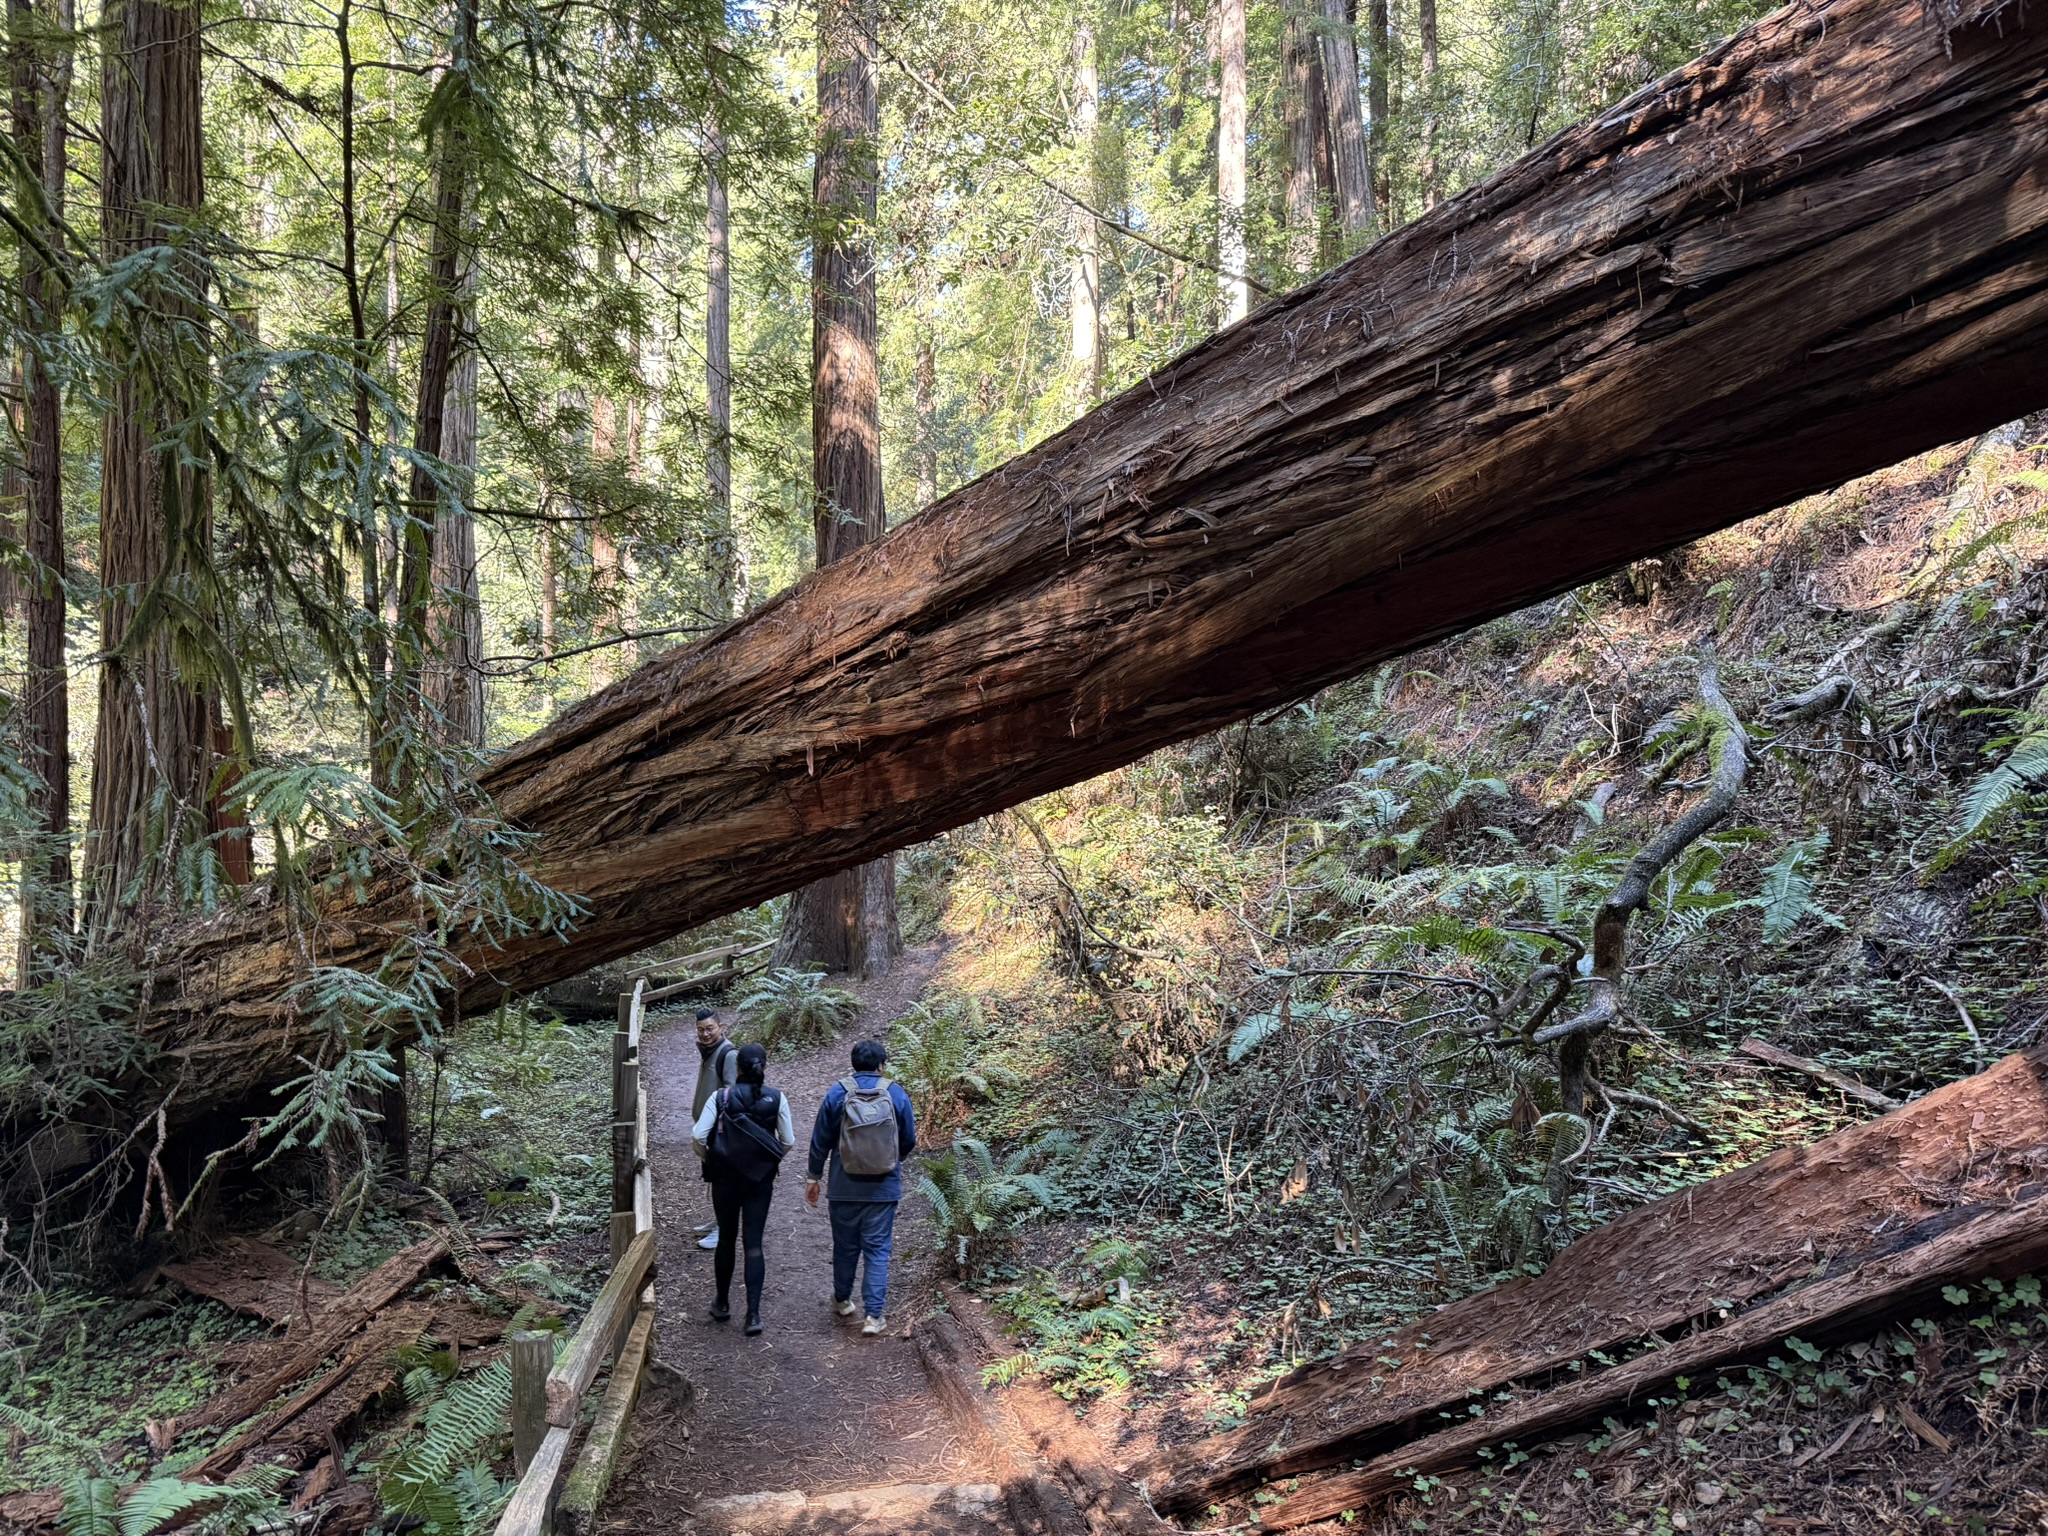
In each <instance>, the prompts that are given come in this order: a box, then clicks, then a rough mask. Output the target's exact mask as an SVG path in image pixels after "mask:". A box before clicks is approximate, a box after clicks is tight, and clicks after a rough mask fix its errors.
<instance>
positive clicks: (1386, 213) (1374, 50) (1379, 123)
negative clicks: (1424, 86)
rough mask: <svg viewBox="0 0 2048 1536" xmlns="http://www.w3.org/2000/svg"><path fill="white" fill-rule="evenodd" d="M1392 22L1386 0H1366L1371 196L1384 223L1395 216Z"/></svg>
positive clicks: (1367, 150) (1366, 101)
mask: <svg viewBox="0 0 2048 1536" xmlns="http://www.w3.org/2000/svg"><path fill="white" fill-rule="evenodd" d="M1393 43H1394V35H1393V24H1392V19H1391V17H1390V16H1389V15H1388V9H1387V0H1366V44H1365V80H1366V93H1365V103H1366V113H1367V117H1366V154H1367V158H1368V160H1369V162H1370V164H1371V168H1372V172H1371V174H1372V200H1373V206H1374V208H1375V209H1377V210H1378V213H1379V216H1380V218H1381V220H1382V221H1383V225H1384V223H1391V222H1392V220H1393V208H1392V200H1393V181H1392V178H1391V177H1390V176H1389V175H1388V172H1387V122H1388V115H1389V112H1390V110H1391V108H1390V105H1389V91H1388V88H1387V87H1388V81H1389V76H1390V74H1391V72H1392V66H1393V58H1392V54H1393Z"/></svg>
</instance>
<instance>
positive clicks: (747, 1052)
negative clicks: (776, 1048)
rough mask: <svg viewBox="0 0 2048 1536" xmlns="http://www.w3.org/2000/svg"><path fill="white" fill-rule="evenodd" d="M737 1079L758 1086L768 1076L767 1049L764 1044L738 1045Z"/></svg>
mask: <svg viewBox="0 0 2048 1536" xmlns="http://www.w3.org/2000/svg"><path fill="white" fill-rule="evenodd" d="M739 1068H740V1070H739V1079H740V1081H741V1082H743V1083H752V1084H753V1085H754V1086H755V1087H756V1088H759V1087H760V1086H761V1085H762V1084H763V1083H764V1082H766V1081H767V1078H768V1050H767V1047H766V1046H760V1045H743V1046H741V1047H740V1061H739Z"/></svg>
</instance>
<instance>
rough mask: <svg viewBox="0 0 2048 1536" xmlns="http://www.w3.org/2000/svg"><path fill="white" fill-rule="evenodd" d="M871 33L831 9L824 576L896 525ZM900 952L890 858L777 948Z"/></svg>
mask: <svg viewBox="0 0 2048 1536" xmlns="http://www.w3.org/2000/svg"><path fill="white" fill-rule="evenodd" d="M874 29H875V17H874V14H873V12H872V10H871V9H870V7H869V5H868V4H867V0H825V3H824V4H822V5H821V6H820V7H819V10H818V146H817V162H816V172H815V179H814V183H813V187H812V210H813V216H814V217H815V219H816V221H817V227H816V231H815V234H814V241H815V243H814V246H813V249H814V251H815V253H816V254H815V257H814V259H813V263H812V266H813V274H814V275H813V278H812V288H811V356H812V362H813V365H814V368H813V374H812V382H811V476H812V489H813V494H814V496H815V497H816V502H815V504H814V511H813V517H814V518H815V521H816V524H817V534H818V566H819V568H820V569H821V570H822V569H824V568H825V567H827V566H829V565H831V564H833V563H834V562H835V561H838V560H841V559H843V558H845V557H847V556H849V555H852V554H853V553H854V552H856V551H858V550H860V549H863V548H865V547H867V546H869V545H870V544H871V543H873V541H875V540H878V539H880V538H881V537H882V535H883V533H884V532H885V531H886V530H887V528H888V523H887V520H886V515H885V511H884V508H883V505H882V377H881V368H880V359H879V356H878V354H877V351H876V346H875V339H876V338H875V248H874V223H875V194H876V185H877V168H876V165H875V135H876V132H877V130H878V128H879V126H880V93H879V82H878V80H877V79H876V73H875V31H874ZM780 888H782V889H786V888H787V887H786V886H784V887H780ZM902 952H903V934H902V930H901V929H900V927H899V926H898V924H897V919H896V860H895V856H894V854H893V853H891V854H890V855H889V856H888V857H886V858H882V859H876V860H873V861H871V862H869V863H867V864H863V865H860V866H858V867H855V868H850V869H843V870H839V871H836V872H835V873H833V874H831V875H828V876H827V877H826V878H824V879H822V880H819V881H816V882H815V883H813V884H810V885H807V886H805V887H803V888H802V889H799V890H798V891H796V892H795V894H793V895H792V896H791V897H790V902H789V911H788V913H787V915H786V917H785V919H784V922H783V929H782V937H781V941H780V942H779V943H778V944H777V945H776V946H775V963H776V964H777V965H822V966H824V967H825V968H826V969H827V970H830V971H850V972H852V973H853V974H855V975H858V976H882V975H886V974H887V973H888V970H889V967H890V965H891V963H892V962H893V961H894V959H895V957H896V956H897V955H899V954H901V953H902Z"/></svg>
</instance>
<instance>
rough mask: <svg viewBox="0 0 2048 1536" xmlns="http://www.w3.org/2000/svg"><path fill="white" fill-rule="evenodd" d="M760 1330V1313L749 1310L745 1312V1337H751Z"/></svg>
mask: <svg viewBox="0 0 2048 1536" xmlns="http://www.w3.org/2000/svg"><path fill="white" fill-rule="evenodd" d="M760 1331H761V1314H760V1313H758V1312H749V1313H748V1314H747V1329H746V1332H747V1337H748V1338H750V1339H751V1338H752V1337H753V1336H754V1335H755V1334H757V1333H759V1332H760Z"/></svg>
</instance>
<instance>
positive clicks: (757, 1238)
mask: <svg viewBox="0 0 2048 1536" xmlns="http://www.w3.org/2000/svg"><path fill="white" fill-rule="evenodd" d="M735 1055H736V1058H737V1060H736V1065H737V1067H738V1078H739V1080H738V1081H737V1082H735V1083H734V1084H733V1085H732V1086H731V1087H730V1088H721V1089H719V1090H718V1091H717V1092H716V1093H714V1094H712V1095H711V1097H710V1098H709V1099H708V1100H706V1101H705V1104H704V1110H703V1113H701V1114H700V1115H698V1116H697V1124H696V1127H695V1128H694V1130H693V1132H692V1136H693V1139H694V1140H695V1141H696V1144H697V1155H698V1156H699V1157H701V1158H702V1159H703V1160H704V1177H705V1179H706V1180H707V1181H709V1183H710V1185H711V1208H712V1210H713V1211H715V1212H716V1213H717V1215H718V1250H717V1253H716V1255H715V1256H714V1257H713V1259H712V1261H711V1272H712V1278H713V1279H714V1280H716V1281H717V1283H718V1299H717V1300H716V1301H714V1302H712V1303H711V1319H712V1321H713V1322H718V1323H722V1322H724V1321H725V1320H726V1319H727V1318H729V1317H731V1316H732V1304H731V1301H730V1299H729V1298H730V1295H731V1292H732V1262H733V1247H734V1240H735V1239H738V1240H739V1243H740V1244H741V1245H742V1246H744V1247H745V1249H746V1253H747V1273H746V1279H747V1332H748V1333H750V1334H755V1333H759V1332H760V1331H761V1283H762V1281H763V1280H765V1279H766V1278H767V1275H768V1254H767V1251H766V1249H765V1248H764V1246H763V1244H762V1237H763V1234H765V1233H766V1231H767V1229H768V1206H769V1203H770V1202H771V1201H772V1200H774V1198H775V1175H776V1174H777V1173H778V1172H780V1171H781V1168H782V1158H783V1154H784V1153H786V1152H788V1151H789V1149H790V1148H791V1147H794V1146H795V1145H796V1130H795V1128H794V1127H793V1126H792V1125H791V1123H790V1118H789V1100H788V1099H786V1098H784V1097H783V1096H782V1094H781V1093H780V1092H779V1091H778V1090H776V1089H774V1088H770V1087H768V1086H767V1077H768V1052H767V1051H766V1050H764V1049H763V1048H762V1047H760V1046H758V1045H743V1046H741V1047H740V1048H739V1050H738V1051H737V1052H736V1053H735Z"/></svg>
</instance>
